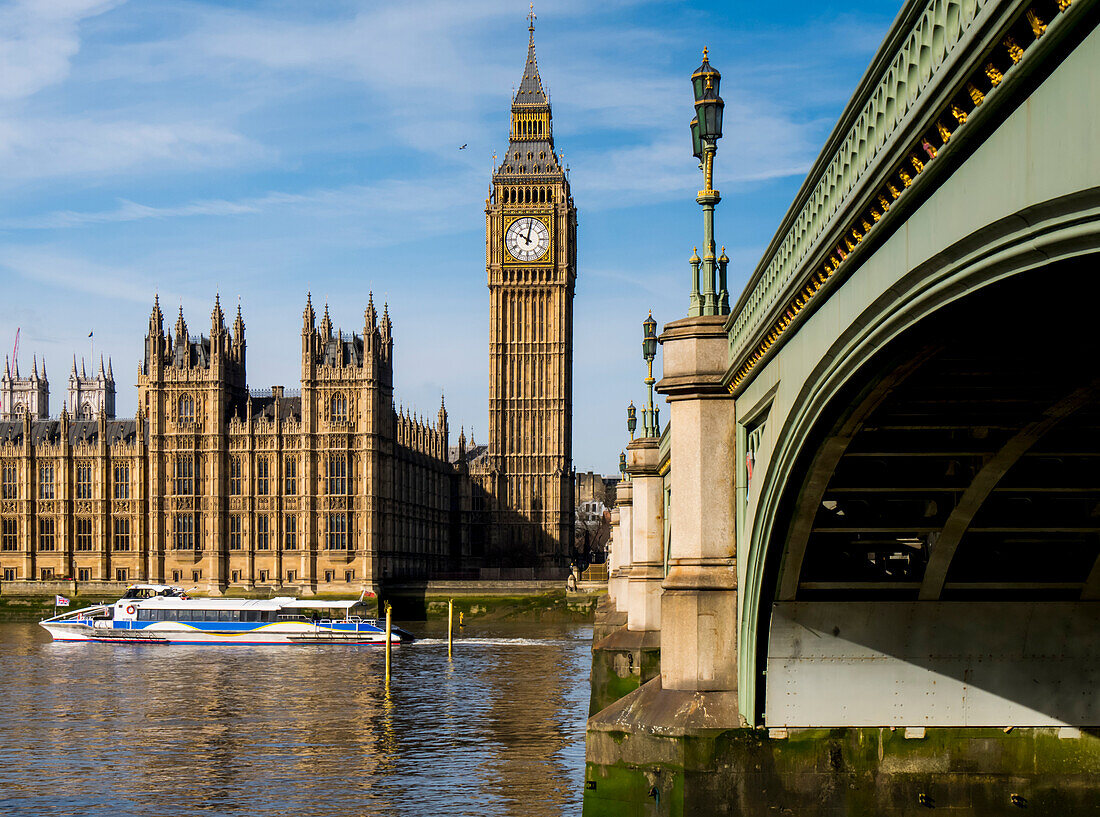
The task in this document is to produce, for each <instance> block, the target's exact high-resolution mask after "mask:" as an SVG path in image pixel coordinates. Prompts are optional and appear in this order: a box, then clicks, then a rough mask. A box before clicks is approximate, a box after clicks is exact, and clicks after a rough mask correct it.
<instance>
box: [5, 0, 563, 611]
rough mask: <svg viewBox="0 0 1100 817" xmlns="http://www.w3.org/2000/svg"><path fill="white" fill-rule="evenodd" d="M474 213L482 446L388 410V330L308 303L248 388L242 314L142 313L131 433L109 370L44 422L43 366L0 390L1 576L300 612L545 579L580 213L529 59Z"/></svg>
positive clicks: (372, 312) (8, 377)
mask: <svg viewBox="0 0 1100 817" xmlns="http://www.w3.org/2000/svg"><path fill="white" fill-rule="evenodd" d="M529 32H530V34H529V44H528V55H527V63H526V66H525V69H524V73H523V78H522V80H521V82H520V85H519V88H518V90H517V92H516V94H515V97H514V98H513V102H512V109H511V131H510V136H509V144H508V152H507V153H506V154H505V156H504V157H503V160H502V161H501V163H500V165H499V167H497V168H496V170H495V171H494V173H493V177H492V185H491V191H490V195H489V198H488V199H486V201H485V213H486V272H487V277H488V287H489V292H490V325H489V364H490V365H489V370H490V377H489V420H490V429H489V439H488V441H487V445H476V444H474V443H473V441H472V440H470V441H469V442H468V441H467V440H466V438H465V435H464V434H462V433H460V434H459V435H458V438H457V440H456V441H455V444H454V445H452V443H451V429H450V424H449V420H448V416H447V410H446V408H445V406H443V405H442V404H441V405H440V406H439V407H438V410H436V411H434V412H433V413H434V418H433V419H426V418H421V417H418V416H416V415H414V414H411V413H410V412H409V411H407V410H404V409H399V408H397V407H396V406H395V404H394V371H393V346H394V332H393V325H392V322H391V319H390V316H389V314H388V310H387V309H386V308H383V310H382V312H381V314H379V313H378V312H377V310H376V308H375V305H374V303H373V299H372V298H371V297H370V296H368V299H367V303H366V305H365V309H364V313H363V323H362V326H361V327H359V326H356V327H355V328H354V329H353V330H352V331H342V330H340V329H339V328H337V327H334V326H333V323H332V321H331V319H330V317H329V314H328V307H327V305H326V306H325V308H324V312H323V314H322V316H321V318H320V320H318V318H317V314H316V312H315V309H314V306H313V304H312V302H311V300H310V298H309V297H308V296H307V297H306V301H305V308H304V310H303V313H302V322H301V341H302V347H301V348H302V357H301V385H300V388H299V389H295V390H293V391H291V390H288V389H284V388H283V387H278V386H276V387H272V388H267V389H255V388H251V389H250V388H249V385H248V381H247V369H246V359H247V354H246V353H247V343H246V332H245V323H244V318H243V315H242V313H241V310H240V307H238V309H237V314H236V316H235V317H234V319H233V320H232V322H231V323H230V322H229V321H228V320H227V317H226V315H225V314H224V313H223V311H222V307H221V304H220V302H219V299H218V298H217V297H215V298H214V303H213V309H212V311H211V313H210V316H209V323H208V324H206V325H205V326H198V325H189V324H188V322H187V320H186V319H185V316H184V313H183V309H182V307H181V308H180V311H179V313H178V315H176V316H175V321H174V324H171V323H170V321H171V318H168V319H166V318H165V315H164V314H163V313H162V311H161V307H160V304H159V301H158V300H157V299H156V298H154V301H153V306H152V310H151V312H150V315H149V322H148V326H147V327H146V333H145V349H144V358H143V361H142V363H141V366H140V370H139V373H138V384H137V389H138V395H137V410H136V416H135V417H134V418H133V419H116V418H115V405H114V404H115V380H114V373H113V367H112V365H111V363H110V362H109V361H107V362H106V364H105V365H104V364H103V363H101V364H100V367H99V370H98V372H97V373H93V376H89V375H88V374H87V371H86V369H85V367H84V366H83V365H81V366H80V367H78V365H77V363H76V361H75V359H74V361H73V366H72V370H71V373H70V375H69V380H68V389H67V394H66V400H65V403H64V405H63V406H62V407H61V409H60V412H59V413H58V415H57V416H56V417H53V418H51V414H50V407H49V401H50V395H49V382H48V378H47V374H46V370H45V364H44V362H43V363H42V365H41V366H39V364H38V361H37V360H36V361H35V362H34V364H33V367H32V371H31V373H30V374H29V375H21V374H20V373H19V371H18V365H17V364H16V363H15V362H14V361H8V362H7V364H6V366H5V371H4V374H3V376H2V377H0V579H2V580H3V581H7V582H11V581H27V580H51V579H53V580H56V579H61V578H71V579H75V580H77V581H80V582H133V581H151V582H166V583H173V584H185V585H187V586H188V587H193V588H195V589H198V590H202V591H206V592H212V593H219V592H231V591H233V590H234V589H240V590H248V589H254V588H287V589H289V590H292V591H294V592H300V593H304V594H309V593H312V592H326V591H329V590H332V591H341V590H347V589H350V588H356V589H358V588H360V587H364V586H376V585H378V584H381V583H384V582H387V581H407V580H426V579H431V578H479V577H480V578H495V577H510V578H520V577H530V578H550V577H563V576H564V575H565V572H566V570H567V567H568V562H569V552H570V547H571V545H572V540H573V469H572V455H571V449H572V368H573V367H572V363H573V361H572V337H573V292H574V281H575V278H576V249H575V237H576V211H575V209H574V206H573V199H572V196H571V194H570V190H569V182H568V179H567V177H566V174H565V172H564V171H563V169H562V166H561V164H560V160H559V158H558V157H557V156H555V153H554V140H553V133H552V120H551V110H550V103H549V99H548V96H547V94H546V92H545V90H544V89H543V85H542V80H541V78H540V76H539V71H538V65H537V62H536V60H535V46H534V20H533V18H532V19H531V24H530V26H529Z"/></svg>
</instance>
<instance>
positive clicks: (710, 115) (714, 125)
mask: <svg viewBox="0 0 1100 817" xmlns="http://www.w3.org/2000/svg"><path fill="white" fill-rule="evenodd" d="M725 107H726V103H725V102H723V101H722V98H721V97H720V96H718V95H717V94H714V95H711V94H710V92H708V93H707V96H706V97H705V98H704V99H701V100H699V101H698V102H696V103H695V111H696V114H697V118H698V120H699V135H700V136H701V137H702V138H703V139H704V140H705V141H708V142H713V141H715V140H716V139H721V138H722V112H723V110H724V109H725Z"/></svg>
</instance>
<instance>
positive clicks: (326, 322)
mask: <svg viewBox="0 0 1100 817" xmlns="http://www.w3.org/2000/svg"><path fill="white" fill-rule="evenodd" d="M321 337H323V338H325V339H326V340H328V339H329V338H331V337H332V320H331V319H330V318H329V316H328V301H325V314H324V317H322V318H321Z"/></svg>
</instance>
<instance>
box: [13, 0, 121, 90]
mask: <svg viewBox="0 0 1100 817" xmlns="http://www.w3.org/2000/svg"><path fill="white" fill-rule="evenodd" d="M122 1H123V0H45V2H44V1H43V0H17V1H16V2H14V3H11V4H9V5H7V6H5V7H4V8H0V99H7V100H11V99H18V98H21V97H26V96H30V95H31V94H34V93H36V92H38V91H40V90H41V89H42V88H44V87H46V86H48V85H52V84H55V83H58V82H61V81H62V80H64V79H65V78H66V77H67V76H68V75H69V69H70V66H71V60H72V58H73V56H74V55H75V54H76V53H77V51H79V50H80V37H79V32H78V28H79V25H80V22H81V21H82V20H84V19H86V18H88V17H93V16H95V15H97V14H102V13H103V12H105V11H107V10H108V9H111V8H114V7H115V6H118V5H119V4H120V3H121V2H122Z"/></svg>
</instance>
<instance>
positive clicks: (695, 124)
mask: <svg viewBox="0 0 1100 817" xmlns="http://www.w3.org/2000/svg"><path fill="white" fill-rule="evenodd" d="M691 154H692V155H693V156H694V157H695V158H696V159H698V160H699V161H700V162H701V161H703V138H702V137H701V136H700V135H699V117H695V118H694V119H692V120H691Z"/></svg>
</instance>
